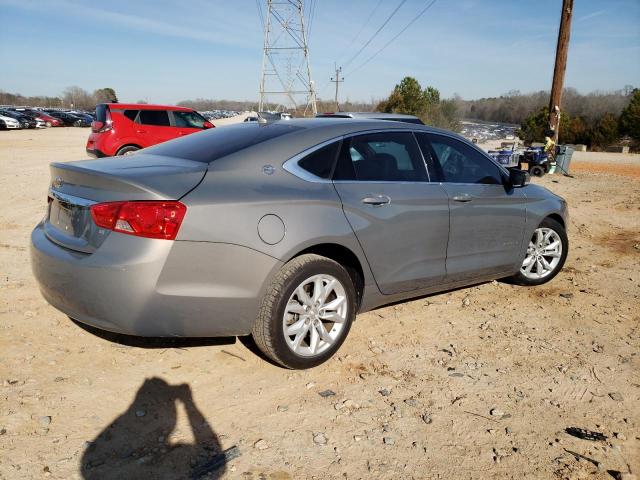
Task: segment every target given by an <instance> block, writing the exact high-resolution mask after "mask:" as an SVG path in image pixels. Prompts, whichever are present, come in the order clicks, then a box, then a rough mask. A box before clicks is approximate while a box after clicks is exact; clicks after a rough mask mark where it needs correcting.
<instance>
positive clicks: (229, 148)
mask: <svg viewBox="0 0 640 480" xmlns="http://www.w3.org/2000/svg"><path fill="white" fill-rule="evenodd" d="M301 128H302V127H296V126H293V125H290V124H287V123H286V122H277V123H267V124H261V123H257V122H246V123H245V122H243V123H238V124H236V125H228V126H224V127H218V128H212V129H210V130H206V131H204V132H201V133H196V134H192V135H189V136H186V137H183V138H179V139H177V140H172V141H170V142H167V143H162V144H160V145H156V146H155V147H151V148H148V149H146V150H145V152H148V153H150V154H154V155H164V156H166V157H178V158H186V159H189V160H194V161H196V162H203V163H211V162H213V161H214V160H217V159H218V158H222V157H225V156H227V155H230V154H232V153H235V152H238V151H240V150H244V149H245V148H249V147H252V146H253V145H257V144H258V143H262V142H266V141H267V140H271V139H273V138H276V137H280V136H282V135H286V134H288V133H292V132H295V131H297V130H301Z"/></svg>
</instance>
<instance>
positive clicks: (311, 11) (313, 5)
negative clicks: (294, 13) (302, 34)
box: [307, 0, 317, 41]
mask: <svg viewBox="0 0 640 480" xmlns="http://www.w3.org/2000/svg"><path fill="white" fill-rule="evenodd" d="M316 4H317V0H316V1H314V0H310V1H309V8H308V9H307V11H308V12H309V15H308V16H309V25H308V26H307V41H309V38H310V37H311V25H313V18H314V17H315V14H316Z"/></svg>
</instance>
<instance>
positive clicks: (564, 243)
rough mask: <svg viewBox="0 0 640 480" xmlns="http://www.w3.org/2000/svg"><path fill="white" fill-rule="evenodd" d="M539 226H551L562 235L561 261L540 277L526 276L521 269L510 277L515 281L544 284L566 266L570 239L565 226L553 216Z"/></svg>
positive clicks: (527, 284)
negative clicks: (548, 272)
mask: <svg viewBox="0 0 640 480" xmlns="http://www.w3.org/2000/svg"><path fill="white" fill-rule="evenodd" d="M538 228H549V229H551V230H554V231H555V232H556V233H557V234H558V236H559V237H560V241H561V242H562V253H561V255H560V261H559V262H558V264H557V265H556V267H555V269H554V270H553V271H552V272H551V273H550V274H548V275H547V276H545V277H543V278H539V279H532V278H529V277H526V276H525V275H524V274H523V273H522V272H521V271H520V270H518V273H516V274H515V275H514V276H513V277H511V278H510V280H511V281H512V282H513V283H516V284H518V285H524V286H535V285H542V284H543V283H547V282H549V281H551V280H552V279H553V278H554V277H555V276H556V275H557V274H558V273H560V270H562V267H563V266H564V262H565V261H566V259H567V254H568V253H569V239H568V237H567V232H566V231H565V229H564V227H563V226H562V225H561V224H560V223H558V222H557V221H556V220H554V219H553V218H545V219H544V220H543V221H542V222H541V223H540V225H539V226H538ZM534 235H535V234H534ZM523 261H524V260H523Z"/></svg>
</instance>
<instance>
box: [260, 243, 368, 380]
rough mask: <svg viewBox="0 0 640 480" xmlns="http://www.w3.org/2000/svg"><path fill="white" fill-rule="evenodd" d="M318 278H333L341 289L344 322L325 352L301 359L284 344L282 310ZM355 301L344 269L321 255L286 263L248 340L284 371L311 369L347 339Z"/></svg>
mask: <svg viewBox="0 0 640 480" xmlns="http://www.w3.org/2000/svg"><path fill="white" fill-rule="evenodd" d="M319 274H326V275H331V276H333V277H334V278H335V279H337V280H338V281H339V282H340V284H341V285H342V287H343V288H344V291H345V296H346V299H347V302H348V304H347V313H346V320H345V322H344V324H343V327H342V330H341V331H340V336H339V337H337V338H336V339H335V341H334V343H333V344H331V346H330V347H329V348H328V349H326V350H325V351H323V352H322V353H319V354H317V355H314V356H301V355H298V354H296V353H295V352H294V351H293V350H292V349H291V348H289V346H288V345H287V342H286V340H285V333H284V331H283V319H284V315H285V307H286V306H287V303H288V302H289V299H290V298H291V296H292V295H293V294H294V291H295V290H296V288H297V287H298V286H299V285H300V284H302V283H303V282H304V281H305V280H306V279H308V278H310V277H312V276H314V275H319ZM356 301H357V296H356V291H355V288H354V285H353V281H352V279H351V277H350V276H349V273H348V272H347V270H346V269H345V268H344V267H343V266H341V265H340V264H339V263H337V262H335V261H333V260H331V259H329V258H326V257H322V256H320V255H314V254H305V255H301V256H299V257H296V258H294V259H293V260H291V261H289V262H288V263H286V264H285V265H284V266H283V267H282V268H281V269H280V271H279V272H278V273H277V274H276V276H275V278H274V279H273V281H272V284H271V286H270V287H269V289H268V290H267V293H266V294H265V296H264V298H263V299H262V303H261V306H260V311H259V312H258V318H257V319H256V322H255V324H254V326H253V330H252V332H251V336H252V337H253V339H254V341H255V343H256V345H257V346H258V348H259V349H260V350H262V352H263V353H264V354H265V355H266V356H267V357H269V358H270V359H271V360H273V361H274V362H276V363H278V364H280V365H282V366H283V367H286V368H291V369H306V368H312V367H315V366H317V365H320V364H321V363H323V362H325V361H327V360H328V359H329V358H331V356H332V355H333V354H334V353H335V352H336V351H337V350H338V349H339V348H340V346H341V345H342V343H343V342H344V340H345V338H347V335H348V334H349V330H350V328H351V324H352V322H353V319H354V318H355V313H356Z"/></svg>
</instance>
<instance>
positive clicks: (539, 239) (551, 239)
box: [513, 218, 569, 285]
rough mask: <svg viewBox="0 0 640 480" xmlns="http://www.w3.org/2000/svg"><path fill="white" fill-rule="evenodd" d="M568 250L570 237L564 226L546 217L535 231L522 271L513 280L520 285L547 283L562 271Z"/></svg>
mask: <svg viewBox="0 0 640 480" xmlns="http://www.w3.org/2000/svg"><path fill="white" fill-rule="evenodd" d="M568 252H569V239H568V238H567V233H566V231H565V229H564V227H563V226H562V225H561V224H560V223H559V222H557V221H556V220H554V219H552V218H545V219H544V220H543V221H542V223H541V224H540V225H539V226H538V228H536V230H535V231H534V232H533V236H532V237H531V240H530V241H529V245H528V246H527V253H526V254H525V257H524V260H523V262H522V266H521V267H520V271H518V273H517V274H516V275H514V277H513V280H514V281H515V282H516V283H518V284H520V285H541V284H543V283H547V282H548V281H549V280H551V279H552V278H553V277H555V276H556V275H557V274H558V272H560V270H561V269H562V266H563V265H564V262H565V260H566V259H567V253H568Z"/></svg>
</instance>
